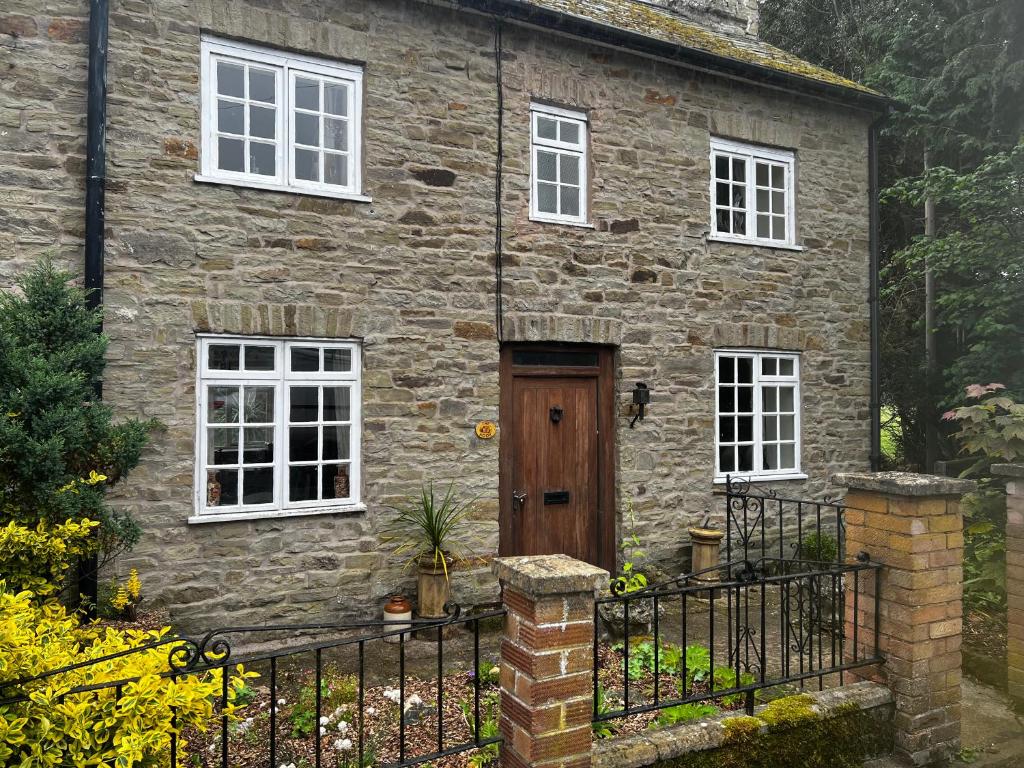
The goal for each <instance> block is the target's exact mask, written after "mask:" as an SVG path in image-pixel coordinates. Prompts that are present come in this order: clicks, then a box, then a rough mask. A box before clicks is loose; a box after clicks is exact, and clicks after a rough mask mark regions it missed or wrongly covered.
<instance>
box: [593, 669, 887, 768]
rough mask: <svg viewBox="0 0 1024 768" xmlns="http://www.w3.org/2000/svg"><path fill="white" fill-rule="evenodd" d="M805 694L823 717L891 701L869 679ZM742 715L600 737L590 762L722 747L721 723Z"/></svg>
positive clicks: (606, 763) (629, 766)
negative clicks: (853, 705) (851, 706)
mask: <svg viewBox="0 0 1024 768" xmlns="http://www.w3.org/2000/svg"><path fill="white" fill-rule="evenodd" d="M807 695H809V696H810V697H811V698H812V699H814V704H813V705H812V706H813V708H814V710H815V711H816V712H817V713H818V714H819V715H820V716H821V717H823V718H828V717H836V716H842V715H844V714H847V713H848V712H849V710H848V708H847V706H846V705H849V704H856V705H857V709H858V711H864V710H869V711H870V710H874V709H878V708H880V707H887V706H891V705H892V704H893V702H894V701H895V698H894V697H893V693H892V691H890V690H889V689H888V688H887V687H886V686H884V685H881V684H879V683H873V682H860V683H853V684H851V685H844V686H842V687H840V688H830V689H827V690H824V691H810V692H807ZM763 709H764V706H760V707H758V708H757V709H756V710H754V713H755V715H756V714H757V713H758V712H760V711H762V710H763ZM742 715H743V713H742V712H723V713H721V714H718V715H714V716H712V717H709V718H705V719H702V720H694V721H691V722H688V723H681V724H680V725H674V726H669V727H666V728H658V729H655V730H651V731H645V732H643V733H637V734H631V735H629V736H618V737H612V738H609V739H601V740H600V741H596V742H594V746H593V748H592V750H591V758H592V760H591V764H592V766H593V768H646V767H647V766H651V765H653V764H654V763H656V762H664V761H671V760H675V759H677V758H680V757H682V756H683V755H686V754H688V753H692V752H700V751H704V750H711V749H716V748H718V747H720V746H722V742H723V738H724V736H725V722H726V721H727V720H729V719H732V718H735V717H738V716H742Z"/></svg>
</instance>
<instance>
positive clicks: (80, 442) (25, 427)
mask: <svg viewBox="0 0 1024 768" xmlns="http://www.w3.org/2000/svg"><path fill="white" fill-rule="evenodd" d="M71 279H72V275H71V274H69V273H67V272H64V271H61V270H59V269H57V268H55V267H54V266H53V264H52V263H50V262H49V261H44V262H41V263H40V264H38V265H37V266H36V267H34V268H33V269H31V270H30V271H29V272H27V273H26V274H25V275H23V276H22V277H21V278H20V279H19V280H18V282H17V285H18V288H19V289H20V290H19V291H17V292H8V293H0V522H3V523H8V522H11V521H16V522H19V523H22V524H30V525H35V524H36V523H38V522H40V521H43V522H47V523H51V524H60V523H63V522H65V521H67V520H75V521H78V520H82V519H85V518H88V519H91V520H97V521H99V522H100V524H101V525H100V527H99V533H98V535H99V547H100V550H101V551H102V552H104V553H105V554H107V555H112V554H116V553H117V552H118V551H122V550H124V549H126V548H130V547H131V546H132V545H133V544H134V543H135V541H136V540H137V539H138V535H139V529H138V526H137V524H136V523H135V521H134V520H133V519H132V518H131V517H130V516H129V515H127V514H125V513H119V512H115V511H113V510H111V509H110V508H109V507H108V505H107V503H106V500H105V496H106V491H107V489H108V488H109V487H110V486H112V485H114V484H115V483H117V482H118V481H119V480H121V479H123V478H124V477H125V476H126V475H127V474H128V472H129V471H130V470H131V469H132V468H133V467H135V466H136V465H137V464H138V462H139V458H140V455H141V452H142V449H143V447H144V446H145V445H146V442H147V440H148V437H149V433H150V432H151V431H152V430H153V429H154V428H156V427H157V426H158V423H157V422H155V421H143V420H138V419H125V420H121V421H118V422H116V423H115V420H114V413H113V410H112V409H111V408H110V406H109V405H106V404H104V403H103V402H102V401H101V400H100V398H99V388H100V382H101V379H102V376H103V369H104V365H105V360H104V353H105V352H106V349H107V338H106V336H104V335H102V334H101V333H99V332H98V331H99V329H100V328H101V322H102V321H101V315H100V311H99V310H93V309H88V308H87V306H86V302H85V293H84V292H83V291H82V290H81V289H79V288H77V287H76V286H74V285H73V284H72V283H71Z"/></svg>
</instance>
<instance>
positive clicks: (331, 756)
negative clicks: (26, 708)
mask: <svg viewBox="0 0 1024 768" xmlns="http://www.w3.org/2000/svg"><path fill="white" fill-rule="evenodd" d="M417 646H419V648H417ZM434 647H436V646H434V645H433V644H432V643H431V644H428V643H422V644H421V643H418V642H411V643H409V644H407V648H409V649H410V653H411V654H416V653H417V652H422V651H423V650H424V649H426V651H427V654H428V655H429V654H431V653H433V648H434ZM686 659H687V661H686V672H687V674H686V678H687V688H686V690H687V695H691V696H702V695H705V694H707V693H708V692H709V691H710V685H711V679H712V674H711V669H710V656H709V653H708V651H707V649H706V648H704V647H703V646H699V645H692V646H690V647H689V648H688V651H687V655H686ZM723 659H724V657H723ZM598 661H599V668H598V684H599V690H600V691H601V697H600V699H599V706H600V709H601V711H602V712H608V711H615V710H618V709H621V708H622V704H623V701H622V700H623V694H624V683H625V674H626V673H625V670H624V667H625V665H624V663H623V662H624V653H623V648H622V645H621V643H616V644H614V645H609V644H601V646H600V647H599V649H598ZM630 662H631V663H630V670H629V679H630V703H631V705H637V704H644V703H650V702H652V701H653V689H654V672H653V646H652V644H651V642H650V640H644V639H641V638H634V639H632V640H631V643H630ZM410 667H411V668H413V669H416V670H417V671H419V672H420V673H421V676H416V675H412V674H410V675H407V677H406V683H405V690H404V697H405V698H404V702H405V709H404V716H403V719H404V722H405V734H404V738H405V757H406V759H407V760H408V759H412V758H415V757H418V756H423V755H427V754H431V753H436V752H438V751H441V749H450V748H452V747H455V746H457V745H460V744H465V743H469V742H472V741H473V738H474V735H473V730H472V722H473V704H474V686H473V675H472V673H469V672H461V673H452V674H446V675H445V676H444V678H443V681H444V682H443V691H442V724H443V744H442V745H440V746H439V744H438V723H437V700H438V686H437V678H436V676H435V677H432V678H431V677H427V676H426V675H422V672H423V670H424V667H423V666H422V664H417V663H415V662H410ZM252 668H253V669H254V670H255V671H258V672H260V674H261V677H259V678H257V679H254V680H252V681H250V684H249V686H248V687H247V688H246V689H245V690H244V691H243V693H242V695H241V697H240V698H239V701H238V703H239V704H240V707H239V709H238V712H237V719H236V720H234V721H233V722H231V723H229V725H228V754H229V760H228V765H230V766H248V765H262V764H266V763H267V760H268V758H269V754H270V710H271V707H272V706H275V707H276V713H275V717H276V728H275V732H276V733H275V735H276V738H275V741H276V759H275V768H282V766H284V767H286V768H291V766H294V768H312V767H313V766H315V765H316V764H317V761H316V755H317V745H318V743H319V750H320V765H321V766H324V768H360V764H359V749H358V747H359V726H360V712H359V708H358V677H357V676H356V675H355V674H353V673H352V671H351V670H352V666H351V660H350V659H344V660H338V661H334V660H332V661H330V662H325V664H324V667H323V670H322V673H321V708H320V712H321V715H320V717H321V719H320V720H318V719H317V714H316V681H315V675H314V672H313V669H312V665H310V664H305V665H302V666H299V665H297V664H294V665H290V666H288V667H284V666H282V665H279V666H278V670H277V678H276V690H275V698H276V701H272V700H271V697H270V689H269V678H268V675H267V674H266V671H265V670H264V669H261V668H260V667H259V666H254V667H252ZM659 669H660V672H661V674H660V676H659V690H660V695H661V698H662V699H663V700H664V699H671V698H677V697H679V695H680V688H679V684H680V680H681V679H682V653H681V650H680V649H679V647H678V646H673V645H672V644H668V643H666V644H663V645H662V648H661V651H660V655H659ZM395 671H396V672H397V670H395ZM477 674H479V676H480V720H481V738H482V739H488V738H491V737H495V736H497V735H498V726H497V721H498V706H499V705H498V702H499V693H498V692H499V687H498V667H497V662H496V661H492V660H488V661H485V662H483V663H482V664H481V667H480V669H479V670H478V672H477ZM713 677H714V680H715V687H716V688H722V689H726V688H732V687H735V685H736V682H735V672H734V671H733V670H731V669H729V668H726V667H722V666H717V665H716V667H715V672H714V675H713ZM366 679H367V683H366V688H365V691H364V701H363V709H362V726H363V730H362V733H363V746H364V753H363V761H362V766H371V765H374V766H376V765H383V764H389V763H397V762H398V761H399V741H400V739H401V738H402V737H401V734H400V728H399V723H400V719H399V700H400V698H401V695H400V692H399V689H398V687H397V682H398V678H397V675H393V676H392V677H391V678H390V679H388V684H372V683H371V681H372V680H381V679H382V678H381V676H379V675H378V674H376V670H374V671H373V672H372V673H371V671H370V670H367V678H366ZM748 682H753V678H752V677H749V676H747V675H742V676H741V681H740V684H747V683H748ZM758 698H759V699H761V698H762V697H761V695H760V694H759V696H758ZM765 698H767V697H765ZM743 705H744V697H743V695H742V694H733V695H731V696H725V697H716V698H713V699H709V700H706V701H703V702H700V703H696V704H684V705H679V706H676V707H670V708H666V709H662V710H658V711H654V712H644V713H639V714H634V715H630V716H628V717H617V718H615V719H613V720H610V721H606V722H602V723H597V724H595V727H594V738H595V739H600V738H605V737H608V736H611V735H626V734H635V733H640V732H643V731H645V730H648V729H651V728H659V727H663V726H666V725H674V724H676V723H680V722H686V721H688V720H694V719H698V718H703V717H708V716H711V715H714V714H718V713H720V712H729V711H734V710H741V709H742V708H743ZM186 738H187V740H188V741H189V749H188V752H189V755H190V757H189V760H190V763H187V764H190V765H192V766H194V767H195V768H200V767H202V768H213V767H214V766H220V765H222V759H221V755H222V743H221V731H220V728H219V727H214V728H212V729H211V730H209V731H207V732H205V733H190V734H186ZM497 752H498V750H497V746H491V747H487V748H484V749H481V750H469V751H466V752H463V753H461V754H456V755H450V756H447V757H443V758H438V759H433V760H431V761H430V764H431V765H432V766H436V768H463V766H473V767H474V768H476V767H479V766H485V765H488V764H490V763H491V762H492V761H494V760H495V758H496V757H497Z"/></svg>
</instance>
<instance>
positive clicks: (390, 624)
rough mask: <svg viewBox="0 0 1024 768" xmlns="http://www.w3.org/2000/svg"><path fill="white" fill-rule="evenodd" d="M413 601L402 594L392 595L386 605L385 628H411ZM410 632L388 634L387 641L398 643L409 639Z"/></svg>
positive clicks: (389, 629) (385, 639)
mask: <svg viewBox="0 0 1024 768" xmlns="http://www.w3.org/2000/svg"><path fill="white" fill-rule="evenodd" d="M410 622H412V603H410V602H409V601H408V600H406V599H405V598H404V597H403V596H402V595H392V596H391V597H389V598H388V602H387V603H386V604H385V606H384V629H385V630H387V631H389V632H392V631H394V630H396V629H409V628H410V627H412V624H411V623H410ZM408 639H409V635H408V633H404V632H403V633H402V634H399V635H388V636H387V637H385V638H384V642H386V643H397V642H399V641H400V640H408Z"/></svg>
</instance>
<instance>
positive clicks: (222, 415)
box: [196, 336, 361, 519]
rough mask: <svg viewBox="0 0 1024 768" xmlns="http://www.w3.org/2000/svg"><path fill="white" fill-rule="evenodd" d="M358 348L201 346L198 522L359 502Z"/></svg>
mask: <svg viewBox="0 0 1024 768" xmlns="http://www.w3.org/2000/svg"><path fill="white" fill-rule="evenodd" d="M359 352H360V348H359V345H358V344H356V343H354V342H333V341H332V342H326V341H314V340H306V339H295V340H288V341H284V340H279V339H261V338H238V337H229V336H211V337H204V338H202V339H200V342H199V361H200V363H199V386H198V388H197V400H198V403H197V405H198V412H199V413H198V416H199V417H198V424H197V426H198V433H197V439H196V453H197V458H196V465H197V466H196V497H197V498H196V502H197V503H196V512H197V517H199V518H206V519H213V518H214V517H215V516H216V517H217V518H220V519H223V518H224V516H233V517H248V516H252V515H253V514H257V515H258V514H299V513H303V512H310V511H327V510H332V509H335V508H337V507H352V506H354V505H356V504H358V503H359V490H360V484H359V470H360V466H359V448H360V436H359V431H360V418H359V412H360V402H361V400H360V361H359Z"/></svg>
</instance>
